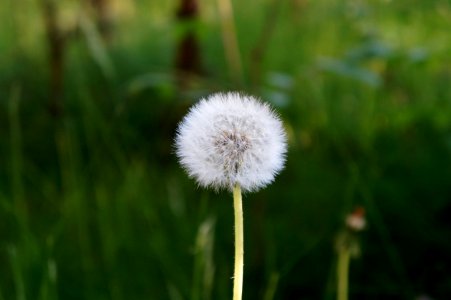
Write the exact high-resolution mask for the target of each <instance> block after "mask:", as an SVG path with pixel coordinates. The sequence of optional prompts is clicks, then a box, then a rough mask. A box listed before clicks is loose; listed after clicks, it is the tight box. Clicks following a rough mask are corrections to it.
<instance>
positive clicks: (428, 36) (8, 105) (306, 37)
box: [0, 0, 451, 300]
mask: <svg viewBox="0 0 451 300" xmlns="http://www.w3.org/2000/svg"><path fill="white" fill-rule="evenodd" d="M44 2H45V1H37V0H28V1H24V0H21V1H12V0H11V1H2V2H1V4H0V18H1V20H2V26H1V27H0V135H1V136H2V138H1V139H0V266H1V272H0V299H17V300H25V299H51V300H53V299H113V300H116V299H144V298H146V299H170V300H178V299H192V300H201V299H202V300H206V299H218V300H221V299H230V296H231V287H232V280H231V276H232V273H233V267H232V266H233V236H232V234H233V228H232V224H233V212H232V200H231V195H228V194H226V193H221V194H217V193H214V192H210V191H204V190H201V189H199V188H197V187H196V186H195V184H194V182H193V181H192V180H190V179H188V178H187V176H186V174H184V172H183V171H182V170H181V169H180V167H179V165H178V163H177V162H176V158H175V156H174V155H173V148H172V147H173V146H172V140H173V137H174V133H175V132H174V131H175V128H176V125H177V123H178V122H179V121H180V120H181V118H182V116H183V115H184V114H185V113H186V111H187V108H188V107H189V105H191V104H192V103H194V102H195V101H196V100H197V99H198V98H199V97H202V96H205V95H207V94H208V93H210V92H213V91H218V90H228V89H233V90H236V89H240V90H244V91H247V92H249V93H253V94H256V95H258V96H261V97H262V98H263V99H265V100H267V101H269V102H271V103H272V104H273V105H274V106H276V107H277V109H278V111H279V112H280V114H281V116H282V118H283V120H284V122H285V125H286V129H287V132H288V134H289V153H288V158H287V167H286V169H285V170H284V171H283V173H282V174H281V175H280V176H279V177H278V178H277V180H276V182H274V184H272V185H271V186H269V187H268V188H267V189H265V190H264V191H261V192H259V193H257V194H248V195H244V215H245V278H244V298H245V299H265V300H269V299H333V298H334V297H335V283H334V282H335V273H334V270H335V264H336V254H335V252H334V249H333V240H334V237H335V235H336V233H337V232H339V230H340V228H341V227H343V226H344V223H343V220H344V217H345V215H346V214H347V213H349V212H350V211H352V209H353V208H354V207H355V206H357V205H361V206H363V207H365V209H366V212H367V221H368V224H369V226H368V228H367V230H366V231H365V232H364V233H362V241H361V244H362V254H361V257H360V258H359V259H357V260H353V261H352V262H351V271H350V272H351V278H350V293H351V298H352V299H354V298H355V299H413V298H414V297H418V296H419V295H422V294H427V295H430V296H431V297H432V298H434V299H446V298H449V297H450V295H451V281H450V274H451V262H450V260H449V253H450V252H451V242H450V240H449V236H450V235H451V223H450V221H449V215H450V212H451V202H450V201H451V198H450V195H451V168H450V167H449V166H450V165H451V84H450V83H451V58H450V56H449V54H450V53H451V43H450V39H449V28H451V17H450V16H451V6H450V4H449V1H446V0H434V1H420V0H415V1H376V0H368V1H348V2H343V1H330V0H321V1H303V0H297V1H296V0H293V1H234V3H233V5H234V18H235V21H236V29H237V37H238V44H239V46H240V54H241V58H242V63H243V67H244V73H245V80H244V82H241V83H239V84H237V83H236V80H235V79H236V78H234V76H231V75H229V67H228V62H227V60H226V59H225V55H224V47H223V44H222V39H221V26H220V20H219V14H218V12H217V6H216V4H215V3H214V1H213V2H208V1H199V5H200V17H199V20H197V21H196V22H194V23H193V22H191V23H183V22H179V21H177V19H176V18H175V11H176V7H177V3H178V2H177V1H175V0H173V1H150V0H147V1H144V0H143V1H130V2H127V1H114V3H116V4H115V5H119V7H118V8H117V10H116V12H117V13H118V15H117V16H116V19H115V24H114V27H113V38H112V40H111V41H105V40H103V37H102V35H101V32H100V31H99V30H98V29H97V27H96V25H95V20H94V17H93V15H92V14H90V13H89V10H88V9H87V8H86V7H84V6H83V5H82V4H75V3H78V2H76V1H68V0H64V1H55V2H57V3H58V4H57V6H58V9H59V11H60V12H61V13H62V14H63V17H62V19H61V20H60V22H61V24H60V25H61V28H62V30H63V32H64V34H65V36H66V35H67V36H66V40H65V45H64V60H63V62H64V64H63V77H62V95H61V98H59V100H62V102H63V111H62V114H61V115H59V116H56V117H55V116H52V115H51V114H50V113H49V112H48V106H49V103H50V99H51V95H52V79H51V72H52V71H51V68H50V66H51V63H52V56H50V55H49V43H48V38H47V36H46V27H45V26H46V25H45V22H44V18H43V13H42V3H44ZM118 3H119V4H118ZM127 3H129V4H127ZM133 3H134V4H133ZM272 12H274V14H272ZM272 18H274V19H272ZM74 24H76V25H74ZM77 24H78V25H77ZM267 24H269V25H267ZM268 28H269V29H270V30H268ZM190 30H193V31H194V32H195V35H196V36H197V38H198V41H199V51H200V57H201V62H202V70H201V72H200V74H197V75H187V74H179V73H178V72H176V70H175V67H174V66H175V57H176V55H177V47H178V43H179V42H180V40H181V39H182V36H183V33H184V32H187V31H190ZM256 51H257V53H259V56H255V53H256Z"/></svg>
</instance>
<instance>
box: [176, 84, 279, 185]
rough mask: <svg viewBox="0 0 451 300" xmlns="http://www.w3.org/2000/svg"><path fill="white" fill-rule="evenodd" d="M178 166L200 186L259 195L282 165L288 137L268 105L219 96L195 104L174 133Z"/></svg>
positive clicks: (237, 96)
mask: <svg viewBox="0 0 451 300" xmlns="http://www.w3.org/2000/svg"><path fill="white" fill-rule="evenodd" d="M175 147H176V153H177V156H178V158H179V159H180V163H181V164H182V166H183V167H184V168H185V169H186V171H187V172H188V174H189V176H190V177H193V178H195V179H196V181H197V182H198V183H199V185H200V186H203V187H213V188H215V189H216V190H218V189H222V188H225V189H230V190H232V189H233V186H234V185H235V184H239V185H240V186H241V188H242V190H243V191H257V190H259V189H260V188H262V187H264V186H266V185H267V184H269V183H271V182H272V181H273V180H274V177H275V176H276V175H277V173H279V172H280V171H281V170H282V168H283V166H284V162H285V153H286V151H287V143H286V134H285V131H284V129H283V125H282V122H281V121H280V119H279V117H278V116H277V115H276V114H275V112H274V111H273V110H272V109H271V108H270V106H269V105H268V104H265V103H262V102H260V101H259V100H257V99H255V98H254V97H252V96H246V95H242V94H239V93H231V92H230V93H218V94H213V95H211V96H209V97H207V98H206V99H201V101H200V102H198V103H197V104H195V105H194V106H193V107H192V108H191V109H190V111H189V112H188V114H187V115H186V116H185V118H184V119H183V121H182V122H181V123H180V124H179V127H178V129H177V137H176V139H175Z"/></svg>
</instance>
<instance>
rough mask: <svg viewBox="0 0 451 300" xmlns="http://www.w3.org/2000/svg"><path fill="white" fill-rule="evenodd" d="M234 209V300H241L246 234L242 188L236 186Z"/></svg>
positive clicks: (234, 189) (234, 190)
mask: <svg viewBox="0 0 451 300" xmlns="http://www.w3.org/2000/svg"><path fill="white" fill-rule="evenodd" d="M233 207H234V211H235V272H234V275H233V300H241V294H242V292H243V265H244V258H243V256H244V247H243V245H244V234H243V204H242V198H241V187H240V185H239V184H236V185H235V187H234V188H233Z"/></svg>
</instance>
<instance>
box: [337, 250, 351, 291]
mask: <svg viewBox="0 0 451 300" xmlns="http://www.w3.org/2000/svg"><path fill="white" fill-rule="evenodd" d="M350 259H351V251H349V248H348V247H342V248H341V249H340V250H339V251H338V264H337V279H338V290H337V300H348V277H349V261H350Z"/></svg>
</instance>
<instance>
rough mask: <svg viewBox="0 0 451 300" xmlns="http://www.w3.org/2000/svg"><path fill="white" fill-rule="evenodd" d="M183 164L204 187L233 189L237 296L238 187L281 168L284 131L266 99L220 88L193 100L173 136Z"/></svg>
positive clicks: (257, 185)
mask: <svg viewBox="0 0 451 300" xmlns="http://www.w3.org/2000/svg"><path fill="white" fill-rule="evenodd" d="M175 146H176V153H177V156H178V158H179V160H180V163H181V165H182V166H183V167H184V168H185V170H186V171H187V172H188V174H189V176H190V177H192V178H194V179H195V180H196V181H197V183H198V184H199V185H200V186H202V187H212V188H214V189H215V190H220V189H227V190H229V191H232V192H233V198H234V210H235V275H234V292H233V295H234V296H233V299H234V300H238V299H241V294H242V280H243V216H242V203H241V202H242V201H241V190H243V191H249V192H254V191H257V190H259V189H261V188H263V187H265V186H266V185H268V184H269V183H271V182H272V181H273V180H274V178H275V176H276V175H277V174H278V173H279V172H280V171H281V170H282V168H283V166H284V163H285V154H286V147H287V144H286V134H285V131H284V129H283V125H282V122H281V121H280V119H279V117H278V116H277V115H276V113H275V112H274V111H273V110H272V109H271V107H270V106H269V105H268V104H265V103H263V102H261V101H259V100H257V99H256V98H254V97H252V96H246V95H242V94H239V93H218V94H213V95H211V96H209V97H208V98H206V99H202V100H201V101H200V102H199V103H197V104H196V105H194V106H193V107H192V108H191V109H190V111H189V113H188V114H187V115H186V116H185V118H184V119H183V121H182V122H181V123H180V125H179V127H178V130H177V137H176V140H175Z"/></svg>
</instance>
